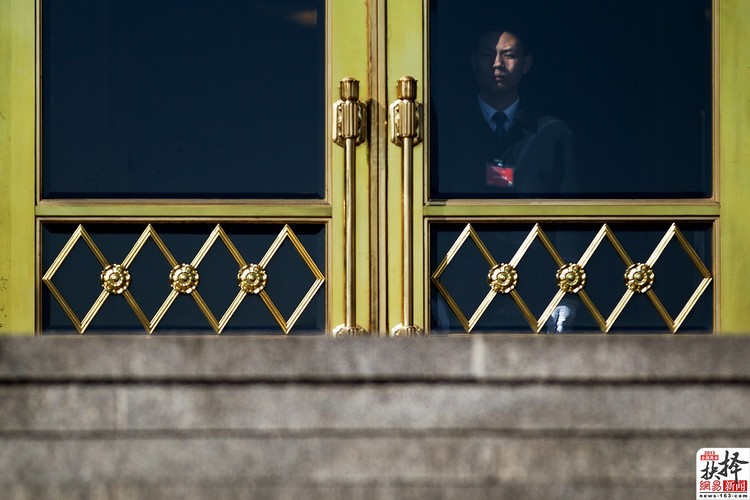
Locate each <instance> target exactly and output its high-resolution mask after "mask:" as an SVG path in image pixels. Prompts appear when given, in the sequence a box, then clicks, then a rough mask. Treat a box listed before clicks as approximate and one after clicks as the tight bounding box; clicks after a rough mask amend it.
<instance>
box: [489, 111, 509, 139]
mask: <svg viewBox="0 0 750 500" xmlns="http://www.w3.org/2000/svg"><path fill="white" fill-rule="evenodd" d="M507 120H508V117H507V116H505V113H503V112H502V111H498V112H497V113H495V114H494V115H492V122H493V123H494V124H495V139H497V142H502V140H503V138H504V137H505V134H506V130H505V122H506V121H507Z"/></svg>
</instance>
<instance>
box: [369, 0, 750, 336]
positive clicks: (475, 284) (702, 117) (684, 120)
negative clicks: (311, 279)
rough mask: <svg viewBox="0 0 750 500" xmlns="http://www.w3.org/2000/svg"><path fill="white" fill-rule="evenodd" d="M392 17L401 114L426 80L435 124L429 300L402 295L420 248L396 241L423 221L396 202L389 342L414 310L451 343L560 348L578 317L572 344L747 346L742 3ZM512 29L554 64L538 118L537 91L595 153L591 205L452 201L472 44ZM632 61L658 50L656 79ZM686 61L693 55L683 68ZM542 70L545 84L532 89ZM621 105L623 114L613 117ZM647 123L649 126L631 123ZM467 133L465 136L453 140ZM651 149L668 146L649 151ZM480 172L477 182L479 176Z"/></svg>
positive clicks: (396, 182) (573, 194)
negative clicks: (514, 338)
mask: <svg viewBox="0 0 750 500" xmlns="http://www.w3.org/2000/svg"><path fill="white" fill-rule="evenodd" d="M387 4H388V5H387V8H386V12H387V19H388V35H389V46H388V53H387V61H388V62H387V69H386V73H387V80H388V85H387V88H388V96H389V97H388V102H394V101H395V100H396V99H398V98H399V97H401V96H399V95H397V94H398V90H397V89H398V86H399V82H398V79H399V78H400V77H402V76H404V75H409V76H412V77H414V78H415V79H416V80H417V81H418V91H417V101H418V102H419V103H423V105H424V115H425V118H424V121H423V122H422V123H421V131H420V132H421V133H422V134H424V142H423V143H422V144H421V145H416V146H415V147H414V161H413V169H414V177H413V183H412V184H413V193H412V198H411V203H412V205H411V209H412V213H413V215H412V219H411V224H408V225H407V226H406V227H409V226H410V227H412V228H413V231H412V241H411V245H410V246H411V248H412V252H413V253H412V256H413V260H412V262H414V270H413V287H412V290H411V293H409V292H408V290H409V286H410V285H409V283H408V282H407V281H405V280H404V279H402V276H403V274H404V270H405V269H408V266H409V263H408V262H407V261H406V260H403V254H402V252H403V251H404V249H408V248H409V246H405V245H404V244H403V241H402V240H401V238H400V237H398V236H397V237H395V238H394V235H399V228H403V227H405V225H404V223H403V221H402V220H401V218H402V217H403V214H404V213H405V212H407V217H408V210H402V209H401V207H400V205H399V203H400V198H399V197H398V196H390V195H389V196H387V197H386V198H387V203H388V211H387V214H388V225H389V229H388V231H387V233H388V235H389V237H388V238H387V242H386V243H384V244H383V250H382V251H383V253H385V254H387V256H388V270H389V272H388V273H387V278H384V279H385V280H386V281H387V283H388V287H384V288H387V290H388V292H387V294H386V295H384V297H387V298H386V299H385V300H387V302H388V308H387V313H385V314H386V316H387V320H385V321H386V323H387V325H388V327H389V328H391V329H392V328H393V327H394V326H396V325H399V324H400V323H402V318H403V317H404V313H403V312H402V311H403V310H404V309H405V308H404V304H405V303H408V302H410V303H412V304H414V323H415V326H419V327H422V328H424V329H426V330H427V331H430V332H432V333H433V334H435V333H438V332H442V333H466V332H470V333H476V332H499V331H506V332H527V333H534V332H539V333H547V332H553V331H555V329H556V327H558V326H559V325H558V324H557V323H556V322H557V321H558V320H559V318H560V317H561V316H559V314H558V312H559V311H560V309H559V308H560V306H562V305H565V304H566V303H567V302H568V301H572V302H574V306H573V311H574V313H573V314H574V315H576V316H577V317H576V319H575V321H574V322H573V323H572V328H571V329H570V330H568V331H571V332H575V333H616V332H628V331H631V332H646V331H648V332H656V333H659V332H663V333H669V332H673V333H674V332H679V333H683V332H700V331H703V332H733V331H743V330H744V329H745V328H746V326H743V325H746V320H744V319H743V318H742V316H743V314H744V313H743V312H742V311H743V310H744V311H747V301H743V300H742V299H740V298H739V296H738V294H737V290H740V289H741V288H742V285H741V283H742V280H744V279H746V277H747V275H746V274H743V273H744V272H743V271H741V269H742V268H743V267H744V266H742V265H739V266H738V265H737V264H738V263H739V262H741V261H743V260H744V259H745V257H746V255H747V253H746V252H747V250H744V249H742V248H741V247H742V245H741V244H740V239H741V236H740V234H741V232H742V231H741V230H740V226H739V225H738V223H739V218H741V215H740V214H741V212H742V205H741V200H742V195H741V194H740V192H743V193H746V192H747V189H748V188H747V186H748V183H743V182H738V180H739V179H741V178H742V177H743V175H744V174H743V173H742V167H739V166H738V164H736V163H734V162H735V160H737V159H738V158H739V157H746V156H747V151H746V150H743V149H742V146H741V140H740V139H739V138H740V136H738V135H737V133H738V132H739V130H741V129H742V128H743V127H745V126H746V124H744V122H743V120H742V119H739V117H738V116H737V115H736V114H735V112H736V106H735V105H734V104H732V102H736V101H734V100H735V99H737V98H739V96H740V95H742V94H743V93H744V92H745V90H744V89H743V85H742V84H741V83H739V81H737V79H736V76H735V75H733V73H732V70H731V67H733V66H734V65H735V64H736V61H738V60H739V59H738V57H739V58H741V57H742V56H741V55H740V54H739V52H738V51H742V50H744V49H740V48H739V47H740V44H738V41H739V38H737V37H740V38H741V37H743V36H744V35H742V34H740V33H739V32H738V31H737V25H736V24H735V23H736V22H737V19H746V18H747V16H748V15H750V12H749V11H748V10H747V9H746V8H745V7H741V6H740V3H739V2H734V1H726V0H722V1H720V2H719V1H714V2H700V1H698V2H691V3H690V5H688V4H685V5H681V6H679V7H677V6H674V5H671V4H669V5H667V4H668V2H657V3H656V4H655V5H651V6H650V7H649V8H648V9H647V10H648V11H647V12H646V11H643V10H639V9H640V7H638V6H633V5H631V3H630V2H615V3H614V4H609V3H608V4H607V5H601V6H596V7H592V6H590V5H587V4H585V3H584V2H576V1H572V0H571V1H570V2H562V3H560V2H557V3H556V2H544V1H540V2H513V1H508V2H482V1H477V2H468V3H462V4H461V5H460V6H458V5H453V4H452V3H451V2H446V1H439V0H432V1H423V2H420V1H414V2H387ZM657 4H658V5H657ZM518 19H521V22H520V23H518V22H517V21H518ZM505 21H509V24H503V23H504V22H505ZM513 21H516V24H515V25H514V23H513ZM493 23H494V24H493ZM626 25H627V27H626ZM503 26H510V27H513V26H515V27H519V26H520V29H521V30H522V31H523V32H524V34H528V33H530V32H531V33H533V32H534V30H536V33H535V35H536V36H535V37H534V36H532V37H531V38H536V40H535V41H536V45H537V46H536V47H535V48H534V49H535V52H534V54H535V55H536V54H539V57H536V58H535V59H534V66H532V69H531V71H530V72H529V75H528V76H526V77H524V78H529V83H528V84H526V83H522V84H521V102H522V103H523V99H524V91H525V90H526V91H528V94H527V95H533V96H535V97H536V98H537V99H539V100H541V101H544V102H545V103H546V104H552V105H553V108H554V109H556V110H557V112H559V113H561V115H562V116H563V118H564V119H565V120H569V122H570V124H571V128H572V129H574V132H575V133H576V134H579V135H580V138H581V139H583V140H582V141H581V143H580V144H579V146H580V147H579V149H580V150H581V151H579V153H581V152H583V153H584V154H583V155H582V156H585V158H584V159H585V160H586V161H585V163H584V162H581V163H584V165H583V166H582V165H581V164H580V163H579V165H578V167H579V170H583V171H584V175H583V176H584V179H583V180H584V184H585V183H586V182H587V183H588V184H587V185H586V186H587V187H584V188H580V187H579V189H578V191H563V192H557V193H554V194H551V193H550V192H544V191H543V190H540V191H538V192H533V191H532V192H527V193H519V192H515V193H513V194H512V195H507V192H506V193H505V194H504V193H498V192H493V193H491V194H487V191H482V190H479V191H478V192H476V193H475V192H468V193H466V192H462V191H461V189H458V188H455V189H454V187H453V186H452V185H451V184H446V185H443V184H440V183H441V182H442V180H441V179H442V177H445V178H451V177H449V176H448V175H445V171H444V170H441V169H443V168H444V167H443V165H445V164H446V162H447V161H448V160H446V158H447V157H448V155H446V154H445V153H444V151H445V149H446V146H445V144H446V143H448V142H449V140H450V137H451V135H450V134H447V133H446V131H447V132H456V131H457V130H458V131H459V132H461V130H460V129H461V128H462V123H463V122H464V121H466V122H468V121H469V120H468V118H466V116H468V114H469V112H468V111H465V110H466V109H467V108H465V107H464V108H459V107H457V106H453V107H451V106H452V105H453V103H454V101H455V100H456V99H458V98H457V95H458V94H459V93H460V92H461V90H462V89H461V85H464V84H465V83H467V82H468V81H469V80H468V79H467V78H466V77H465V76H464V75H463V74H462V71H464V72H470V71H471V65H470V63H469V59H470V56H469V54H470V53H471V50H473V49H474V48H475V47H466V45H467V43H466V38H467V37H470V36H471V33H472V31H471V30H472V29H475V30H476V29H484V30H485V31H479V32H478V33H483V32H486V31H487V30H490V29H494V30H499V31H502V29H500V27H503ZM530 26H531V28H530V29H529V27H530ZM633 26H637V27H638V28H637V29H636V31H638V32H639V33H641V34H642V36H641V37H640V38H639V39H640V40H641V41H639V42H636V41H635V37H633V36H632V35H633V32H632V30H633V29H634V28H633ZM655 33H659V34H658V35H654V36H652V34H655ZM476 38H477V33H476V32H475V33H474V39H472V40H470V41H469V42H468V43H469V44H474V43H476V42H475V40H476ZM632 44H636V45H639V46H640V45H644V47H645V48H644V51H645V52H646V53H648V57H646V62H644V60H642V59H641V58H640V55H641V54H638V53H636V54H633V53H632V52H631V51H630V47H632ZM685 44H688V46H689V47H690V48H689V49H685V54H688V55H686V56H678V55H675V54H674V53H675V52H678V51H679V49H678V48H677V47H678V46H680V45H685ZM730 46H731V47H730ZM408 47H411V48H412V50H408ZM472 57H473V56H472ZM680 57H682V59H680ZM686 59H689V60H690V61H691V63H690V64H689V65H685V64H684V63H685V60H686ZM680 61H682V62H680ZM687 66H689V67H690V77H689V79H690V80H691V81H692V80H696V79H701V78H703V83H701V84H697V83H696V82H693V83H695V85H694V86H691V84H687V85H686V84H685V81H686V80H685V79H684V78H683V79H682V80H680V78H681V77H680V76H679V75H683V74H684V73H683V72H684V71H686V70H685V68H686V67H687ZM535 70H537V71H540V72H541V75H540V76H539V77H538V78H537V79H536V80H530V76H531V75H532V74H533V72H534V71H535ZM639 72H640V73H642V74H641V75H639V74H638V73H639ZM672 73H673V74H674V75H677V76H674V75H672ZM729 75H732V76H729ZM672 76H674V78H672ZM618 78H620V79H621V80H617V79H618ZM524 82H526V80H524ZM545 84H546V86H545ZM524 85H527V87H526V88H524ZM602 89H604V90H602ZM607 89H608V90H610V91H611V92H612V94H611V95H608V96H607V99H608V100H607V101H606V102H598V101H597V98H598V99H600V100H601V97H600V96H601V95H607V94H606V90H607ZM475 92H476V91H475ZM557 94H559V95H557ZM474 95H475V96H476V94H474ZM644 96H646V98H645V99H644ZM566 98H567V100H566ZM475 99H476V97H475ZM683 108H684V109H683ZM630 109H636V110H637V111H638V112H640V115H641V116H640V117H636V118H629V116H630V115H631V113H630ZM446 110H447V111H446ZM720 111H721V112H720ZM649 113H652V114H653V116H651V117H650V118H648V119H644V118H643V117H642V115H644V114H649ZM727 113H728V114H727ZM452 119H453V120H454V121H456V122H459V125H455V126H453V128H451V126H450V124H449V125H447V126H446V122H450V121H451V120H452ZM737 120H739V121H737ZM740 123H742V125H740ZM615 129H617V130H616V133H615ZM688 130H692V132H690V131H688ZM618 134H621V137H619V136H618ZM649 134H653V135H654V136H655V137H656V136H658V138H659V139H658V140H656V139H654V138H651V139H644V136H648V135H649ZM680 134H682V135H680ZM623 138H627V140H625V139H623ZM464 140H465V138H464ZM639 140H640V141H642V142H644V144H638V143H637V141H639ZM648 140H651V141H652V142H651V143H648V144H645V142H647V141H648ZM670 141H672V142H671V143H670ZM738 141H739V142H738ZM670 144H671V146H670ZM447 147H450V146H447ZM728 147H729V148H730V149H727V148H728ZM649 148H650V149H649ZM735 148H739V149H735ZM463 151H466V150H463ZM639 151H640V152H641V153H643V152H646V154H643V155H639ZM626 154H627V155H631V156H630V157H628V158H625V157H623V155H626ZM402 155H403V150H402V149H401V148H399V147H398V146H396V145H394V144H390V145H389V149H388V153H387V164H388V167H387V171H388V175H387V176H385V181H384V182H385V183H386V184H387V191H388V193H399V194H400V193H401V192H402V186H404V185H406V183H404V182H403V181H401V179H400V178H399V176H400V173H401V170H400V168H401V167H400V165H402V164H404V160H403V159H402ZM738 155H739V156H738ZM580 156H581V155H579V159H580ZM458 157H459V158H466V157H467V156H466V154H464V156H458ZM642 157H643V158H645V160H644V159H642ZM460 161H461V160H458V162H460ZM744 162H745V160H741V161H739V163H744ZM467 166H468V165H464V164H461V167H462V169H463V170H461V172H462V174H460V175H463V173H464V172H465V173H466V175H467V176H468V175H470V174H469V173H468V172H469V169H468V168H465V167H467ZM407 168H409V167H407ZM488 168H489V166H488ZM602 171H605V172H606V171H608V174H607V175H602V174H600V172H602ZM597 175H599V176H600V178H597ZM610 177H611V178H610ZM452 179H454V181H455V179H456V177H455V175H454V177H452ZM511 179H512V177H511ZM454 181H453V182H454ZM407 196H408V195H407ZM406 251H408V250H406ZM729 269H731V271H729ZM404 290H407V292H406V293H404ZM404 295H411V296H410V297H407V298H406V299H404ZM407 309H408V308H407Z"/></svg>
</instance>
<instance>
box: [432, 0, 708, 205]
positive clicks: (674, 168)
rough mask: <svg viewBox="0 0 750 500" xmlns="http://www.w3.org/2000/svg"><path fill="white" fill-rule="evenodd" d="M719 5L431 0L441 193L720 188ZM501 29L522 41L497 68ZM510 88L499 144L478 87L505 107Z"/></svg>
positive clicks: (663, 0) (665, 192)
mask: <svg viewBox="0 0 750 500" xmlns="http://www.w3.org/2000/svg"><path fill="white" fill-rule="evenodd" d="M710 13H711V2H710V0H685V1H681V2H673V1H671V0H653V1H632V0H615V1H607V2H589V1H586V0H503V1H495V0H467V1H466V2H452V1H449V0H433V1H432V2H431V3H430V51H431V52H430V98H431V115H430V116H431V119H430V132H431V136H430V137H431V142H430V162H431V170H430V182H431V191H430V192H431V197H432V198H457V197H458V198H463V197H468V198H487V197H489V198H535V197H540V198H610V197H612V198H661V197H664V198H704V197H710V196H711V194H712V189H713V188H712V180H711V19H710ZM498 30H499V31H506V32H510V33H512V32H513V31H515V32H516V33H517V36H516V37H515V38H516V40H517V42H518V43H517V45H518V47H517V48H518V49H519V50H517V53H516V54H515V56H516V59H515V60H514V59H512V58H511V59H507V58H508V57H511V56H512V54H511V56H505V57H503V58H499V59H498V64H497V67H495V66H493V65H494V64H495V59H494V56H495V53H494V52H493V51H494V50H495V48H496V47H497V42H498V41H499V38H498V37H499V35H497V34H496V35H495V36H494V38H493V37H492V35H487V37H482V36H481V35H482V34H486V33H487V32H490V31H498ZM506 38H507V37H506ZM501 42H502V43H501V45H502V46H503V48H507V47H508V40H507V39H504V40H502V41H501ZM480 49H482V50H484V51H486V50H489V51H490V52H489V53H484V54H481V51H480ZM472 56H473V57H474V59H473V60H474V63H472ZM527 56H531V59H527ZM488 57H489V58H492V60H489V62H487V61H488V59H487V58H488ZM501 60H502V61H503V64H502V65H501V64H500V63H499V62H500V61H501ZM513 62H515V63H516V66H515V68H516V72H514V71H512V69H511V67H512V64H513ZM519 68H520V69H519ZM524 70H527V72H526V73H525V74H524V73H523V71H524ZM495 71H497V73H495ZM488 72H489V73H488ZM514 75H515V76H514ZM515 77H518V78H520V84H518V86H516V84H517V83H518V80H517V79H514V78H515ZM495 78H497V79H495ZM514 89H515V90H517V91H518V93H519V95H520V107H519V108H518V110H517V112H516V114H515V115H514V120H513V123H512V125H511V126H510V128H508V130H507V134H505V137H504V138H503V139H501V140H500V141H499V142H498V141H497V140H496V139H495V137H493V132H492V127H493V126H494V125H493V126H491V125H490V124H489V123H488V121H486V120H487V119H486V118H483V117H482V115H481V114H480V106H479V102H478V97H479V95H480V94H482V95H483V96H484V97H486V99H487V100H489V101H491V103H490V104H492V103H496V106H495V107H496V108H498V109H505V108H504V106H505V104H507V103H506V99H508V98H509V96H510V97H514ZM491 111H492V110H491V108H490V109H489V110H488V113H489V114H488V115H487V116H488V117H490V116H491ZM511 112H512V111H511ZM504 128H505V127H504ZM511 172H512V173H511ZM511 176H512V177H511ZM511 178H512V180H513V185H512V186H509V185H508V184H509V180H510V179H511Z"/></svg>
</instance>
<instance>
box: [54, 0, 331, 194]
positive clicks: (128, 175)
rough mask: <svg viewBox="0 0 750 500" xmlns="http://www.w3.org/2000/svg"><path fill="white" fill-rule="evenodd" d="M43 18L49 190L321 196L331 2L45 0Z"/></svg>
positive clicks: (323, 180)
mask: <svg viewBox="0 0 750 500" xmlns="http://www.w3.org/2000/svg"><path fill="white" fill-rule="evenodd" d="M41 21H42V22H41V31H42V38H41V42H42V50H41V59H42V73H43V75H44V78H43V80H42V99H41V107H42V125H43V126H42V154H43V165H42V183H41V184H42V193H41V197H42V198H43V199H48V198H74V199H80V198H84V199H85V198H207V199H208V198H210V199H216V198H224V199H227V198H241V199H258V198H293V199H317V200H320V199H323V198H324V197H325V186H326V165H325V123H326V118H325V113H326V110H327V108H326V106H325V88H326V82H325V75H326V72H325V68H326V29H325V26H326V6H325V1H323V0H288V1H285V2H233V1H226V0H222V1H218V2H180V1H165V2H148V1H142V0H137V1H134V2H127V3H122V2H109V1H107V2H100V1H94V2H91V1H83V0H81V1H76V2H42V7H41ZM290 143H294V145H295V146H294V147H293V148H290V147H288V145H289V144H290Z"/></svg>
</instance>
